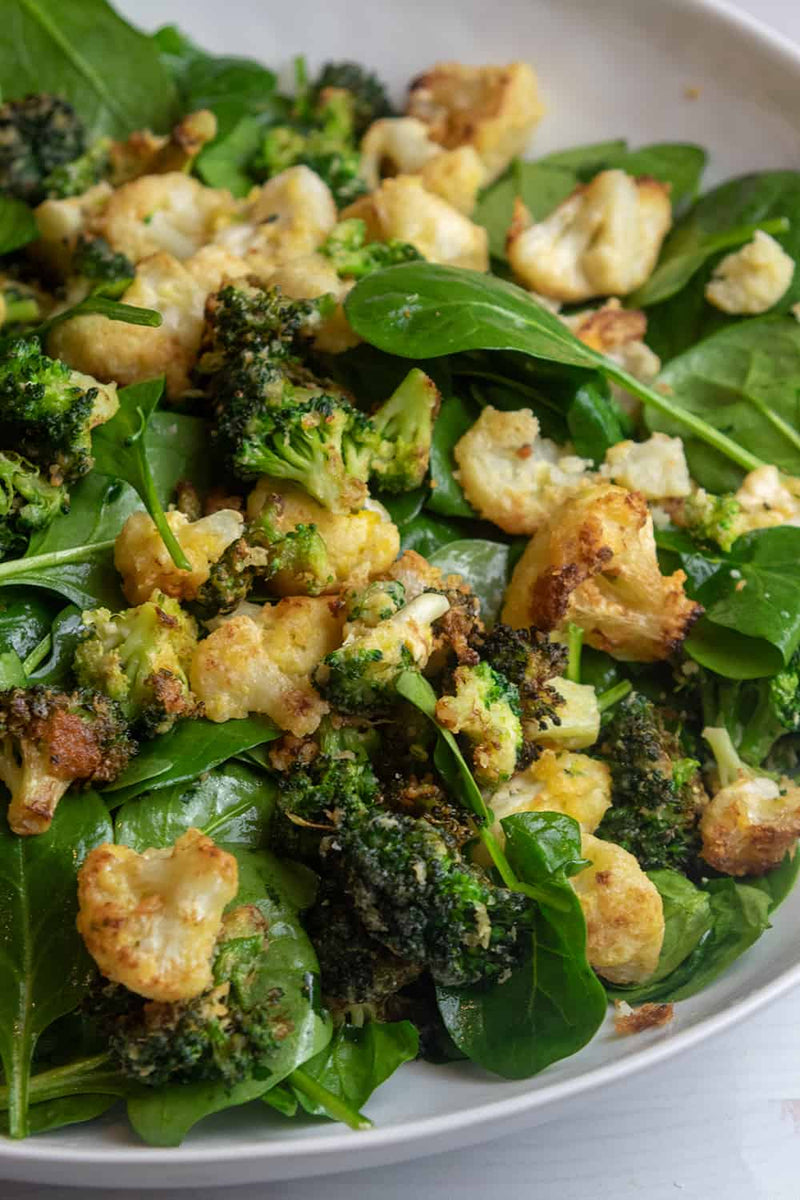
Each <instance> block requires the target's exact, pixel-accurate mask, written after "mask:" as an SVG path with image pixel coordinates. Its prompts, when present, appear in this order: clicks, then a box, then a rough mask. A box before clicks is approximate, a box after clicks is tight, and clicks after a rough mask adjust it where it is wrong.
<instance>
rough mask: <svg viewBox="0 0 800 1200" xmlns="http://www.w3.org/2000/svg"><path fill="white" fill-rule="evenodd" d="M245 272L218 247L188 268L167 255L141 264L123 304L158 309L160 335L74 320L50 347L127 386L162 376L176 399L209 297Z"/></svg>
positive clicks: (91, 319)
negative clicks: (226, 282)
mask: <svg viewBox="0 0 800 1200" xmlns="http://www.w3.org/2000/svg"><path fill="white" fill-rule="evenodd" d="M247 270H248V267H247V265H246V264H245V263H244V262H243V261H242V260H241V259H238V258H236V257H234V255H232V254H228V253H227V252H226V251H225V250H223V249H222V247H221V246H204V247H203V249H202V250H200V251H198V252H197V254H195V255H193V256H192V258H189V259H187V260H186V261H185V262H179V261H178V259H177V258H174V257H173V256H172V255H171V254H167V253H164V252H162V253H159V254H154V255H153V256H152V257H151V258H146V259H144V260H143V261H142V262H140V263H139V264H138V266H137V268H136V275H135V278H134V281H133V283H132V284H131V286H130V287H129V288H128V289H127V291H126V292H125V293H124V294H123V296H122V300H123V302H124V303H125V304H133V305H135V306H136V307H138V308H155V309H157V310H158V312H160V313H161V316H162V324H161V325H160V326H159V328H158V329H150V328H146V327H143V326H140V325H127V324H125V323H124V322H122V321H109V320H108V319H107V318H106V317H102V316H81V317H74V318H73V319H72V320H71V321H65V322H63V324H61V325H57V326H56V328H55V329H54V330H53V333H52V334H51V335H50V338H49V342H48V347H49V349H50V351H51V353H53V354H54V355H57V356H58V357H59V358H62V359H63V360H64V361H65V362H67V363H69V364H70V365H71V366H74V367H77V368H78V369H79V370H82V371H88V372H89V373H90V374H94V373H95V372H97V377H98V378H100V379H106V380H109V379H115V380H117V381H118V382H119V383H120V384H122V385H127V384H130V383H137V382H138V381H139V380H142V379H152V378H153V377H154V376H156V375H162V374H163V375H165V376H166V380H167V394H168V395H169V396H171V397H173V398H177V397H179V396H181V395H182V394H183V393H184V392H186V391H187V389H188V388H189V387H190V372H191V369H192V367H193V366H194V362H195V359H196V358H197V353H198V350H199V347H200V339H201V336H202V332H203V320H204V310H205V304H206V299H207V297H208V295H209V293H210V292H214V291H217V290H218V289H219V287H220V286H221V284H222V281H223V280H224V279H229V278H235V277H237V276H241V275H244V274H246V273H247Z"/></svg>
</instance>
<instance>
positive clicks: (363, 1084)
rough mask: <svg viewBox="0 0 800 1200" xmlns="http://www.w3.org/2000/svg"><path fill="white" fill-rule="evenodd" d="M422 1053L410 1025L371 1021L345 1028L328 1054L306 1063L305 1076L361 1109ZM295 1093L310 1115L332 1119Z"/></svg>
mask: <svg viewBox="0 0 800 1200" xmlns="http://www.w3.org/2000/svg"><path fill="white" fill-rule="evenodd" d="M418 1051H419V1033H418V1032H417V1029H416V1026H414V1025H412V1024H411V1022H410V1021H395V1022H393V1023H386V1022H382V1021H370V1022H369V1024H367V1025H364V1026H362V1027H361V1028H356V1027H355V1026H353V1025H344V1026H342V1027H341V1028H340V1029H337V1030H336V1032H335V1033H334V1035H333V1037H332V1038H331V1040H330V1041H329V1042H328V1045H327V1046H326V1047H325V1049H324V1050H321V1051H320V1053H319V1054H315V1055H314V1057H313V1058H311V1059H309V1060H308V1062H305V1063H303V1072H304V1074H306V1075H310V1076H311V1078H312V1079H315V1080H317V1082H319V1083H321V1084H322V1085H323V1087H325V1088H327V1090H328V1091H329V1092H331V1093H332V1094H333V1095H334V1096H339V1097H340V1098H341V1099H342V1100H344V1101H346V1102H347V1103H348V1104H349V1105H350V1107H351V1108H355V1109H358V1108H361V1105H362V1104H364V1103H366V1101H367V1100H368V1099H369V1098H370V1096H371V1095H372V1093H373V1092H374V1091H375V1089H376V1088H377V1087H380V1085H381V1084H382V1083H384V1082H385V1080H387V1079H388V1078H389V1076H390V1075H393V1074H394V1072H395V1071H396V1070H397V1068H398V1067H400V1066H402V1064H403V1063H405V1062H410V1061H411V1060H412V1059H414V1058H416V1056H417V1053H418ZM289 1086H290V1087H291V1083H290V1084H289ZM292 1090H293V1091H294V1093H295V1095H296V1097H297V1099H298V1101H299V1102H300V1104H301V1105H302V1107H303V1108H304V1109H305V1111H306V1112H307V1113H311V1115H312V1116H315V1117H324V1116H327V1115H328V1114H327V1112H326V1110H325V1109H324V1108H323V1107H321V1106H320V1105H319V1104H317V1103H315V1102H314V1100H312V1099H310V1098H309V1097H308V1096H307V1095H306V1094H305V1093H304V1092H302V1091H301V1090H300V1089H299V1088H293V1089H292ZM264 1099H265V1100H267V1099H268V1096H265V1097H264ZM270 1103H271V1101H270Z"/></svg>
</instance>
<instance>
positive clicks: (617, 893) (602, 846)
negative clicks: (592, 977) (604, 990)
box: [570, 833, 664, 984]
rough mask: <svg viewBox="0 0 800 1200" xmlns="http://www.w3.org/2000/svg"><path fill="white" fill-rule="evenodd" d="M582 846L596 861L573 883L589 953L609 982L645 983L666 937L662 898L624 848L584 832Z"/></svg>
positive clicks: (587, 854) (656, 962)
mask: <svg viewBox="0 0 800 1200" xmlns="http://www.w3.org/2000/svg"><path fill="white" fill-rule="evenodd" d="M581 850H582V853H583V856H584V858H588V859H589V860H590V861H591V864H592V865H591V866H590V867H586V868H585V870H583V871H580V872H579V873H578V874H577V875H574V876H573V877H572V878H571V879H570V883H571V884H572V886H573V888H574V889H575V892H576V894H577V897H578V899H579V900H580V902H581V908H582V909H583V915H584V917H585V918H586V957H587V958H588V959H589V963H590V965H591V966H592V967H593V968H594V970H595V971H597V973H598V975H602V976H603V978H604V979H608V980H609V981H610V982H611V983H620V984H628V983H644V981H645V980H646V979H649V977H650V976H651V975H652V974H653V972H654V971H655V969H656V967H657V966H658V958H659V955H660V953H661V944H662V942H663V941H664V906H663V904H662V902H661V896H660V895H659V894H658V890H657V888H656V886H655V884H654V883H651V881H650V880H649V879H648V878H647V876H646V875H645V873H644V871H643V870H642V868H641V867H640V866H639V864H638V862H637V861H636V859H635V858H634V856H633V855H632V854H629V853H628V851H627V850H623V849H622V847H621V846H617V845H615V844H614V843H613V842H603V841H601V840H600V838H596V837H593V836H592V834H590V833H584V834H582V836H581Z"/></svg>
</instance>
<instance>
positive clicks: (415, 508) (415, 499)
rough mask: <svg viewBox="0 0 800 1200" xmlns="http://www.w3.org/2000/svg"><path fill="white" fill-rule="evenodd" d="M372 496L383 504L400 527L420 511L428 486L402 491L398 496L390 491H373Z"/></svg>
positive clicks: (425, 498) (426, 495)
mask: <svg viewBox="0 0 800 1200" xmlns="http://www.w3.org/2000/svg"><path fill="white" fill-rule="evenodd" d="M372 498H373V500H377V501H378V503H379V504H382V505H383V507H384V508H385V509H386V511H387V512H388V514H389V516H390V517H391V518H392V520H393V522H394V523H395V525H397V526H398V528H401V527H402V526H403V525H408V524H409V523H410V522H411V521H413V520H414V518H415V517H417V516H418V515H419V513H420V512H421V511H422V507H423V505H424V504H425V501H426V500H427V498H428V488H427V487H418V488H414V490H413V491H412V492H403V493H401V494H400V495H399V496H395V495H392V493H390V492H373V493H372Z"/></svg>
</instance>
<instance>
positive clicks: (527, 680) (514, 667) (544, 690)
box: [479, 624, 567, 729]
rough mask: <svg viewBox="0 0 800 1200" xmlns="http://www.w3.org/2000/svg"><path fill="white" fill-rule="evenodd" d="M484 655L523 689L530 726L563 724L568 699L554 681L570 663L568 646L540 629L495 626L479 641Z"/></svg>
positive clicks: (525, 717)
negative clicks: (563, 696)
mask: <svg viewBox="0 0 800 1200" xmlns="http://www.w3.org/2000/svg"><path fill="white" fill-rule="evenodd" d="M479 653H480V656H481V658H482V659H483V660H484V661H485V662H488V663H490V664H491V665H492V666H493V667H494V669H495V670H496V671H499V672H500V673H501V674H502V675H505V677H506V678H507V679H509V680H510V681H511V682H512V683H514V684H515V685H516V687H517V688H518V689H519V698H520V705H521V709H522V718H523V721H524V723H525V725H526V726H529V725H530V726H533V727H538V728H540V729H543V728H545V727H546V726H552V725H559V724H560V717H559V709H560V708H561V707H562V706H563V704H564V700H563V698H562V697H561V696H560V695H559V694H558V692H557V691H556V690H555V688H554V687H553V686H552V684H551V682H550V681H551V680H552V679H555V678H556V677H557V676H560V675H563V673H564V671H565V669H566V666H567V648H566V646H562V645H561V644H560V643H558V642H551V641H550V639H549V638H548V637H547V634H543V633H540V632H539V630H538V629H534V628H531V629H512V628H511V627H510V626H509V625H501V624H497V625H495V626H494V627H493V628H492V630H491V632H490V633H488V634H487V635H486V637H485V638H483V639H482V641H481V642H480V644H479Z"/></svg>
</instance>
